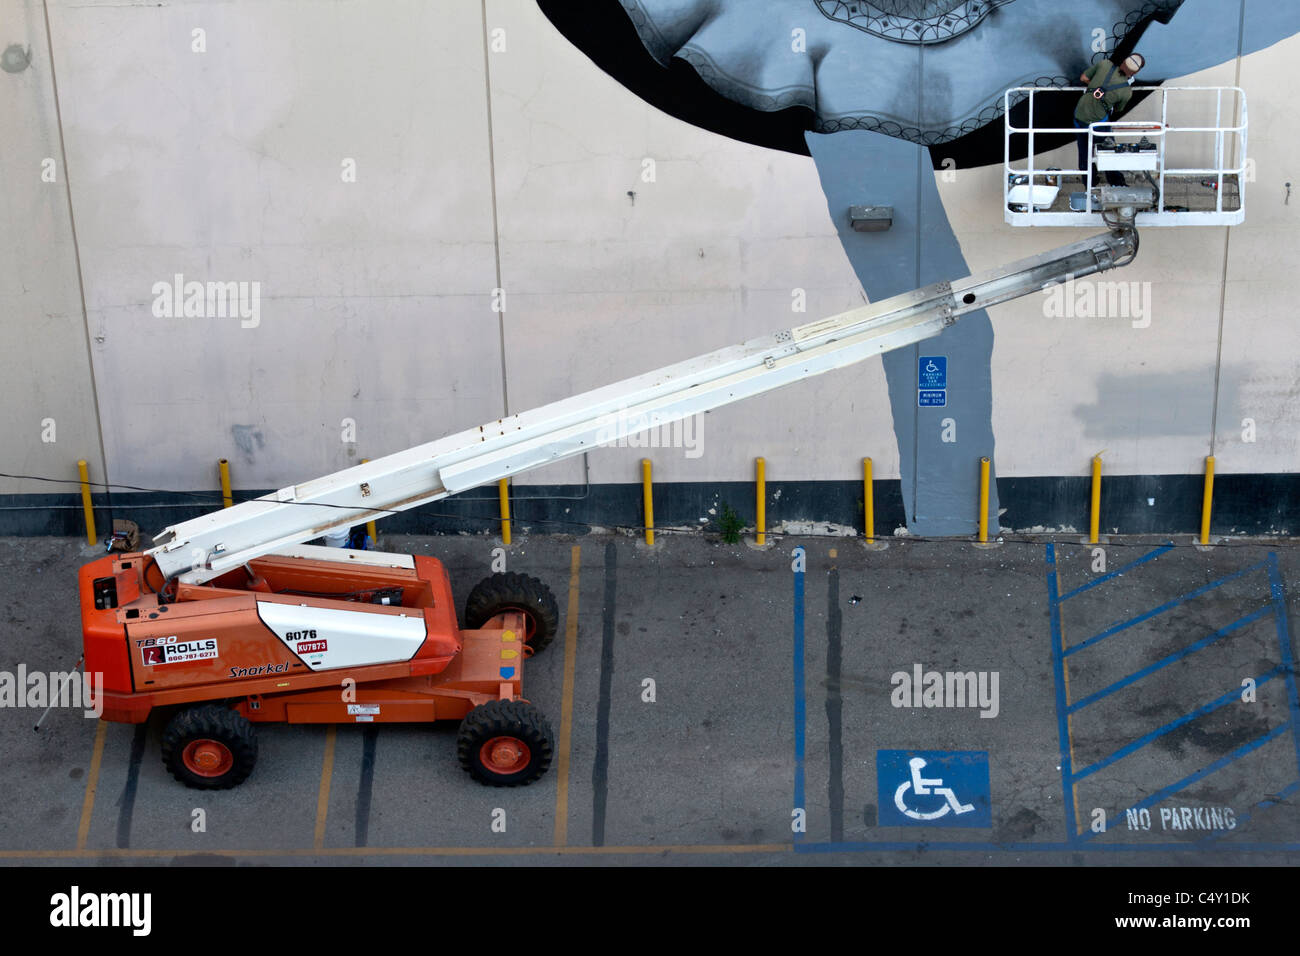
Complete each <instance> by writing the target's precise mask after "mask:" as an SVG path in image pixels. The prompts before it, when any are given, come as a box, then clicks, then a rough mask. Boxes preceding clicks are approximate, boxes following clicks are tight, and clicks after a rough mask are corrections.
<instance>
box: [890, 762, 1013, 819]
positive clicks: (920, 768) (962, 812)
mask: <svg viewBox="0 0 1300 956" xmlns="http://www.w3.org/2000/svg"><path fill="white" fill-rule="evenodd" d="M876 789H877V791H878V793H879V797H880V802H879V804H878V805H879V807H880V810H879V812H878V814H877V823H878V825H880V826H882V827H920V826H926V827H992V826H993V809H992V801H991V799H990V796H989V754H988V751H987V750H877V751H876Z"/></svg>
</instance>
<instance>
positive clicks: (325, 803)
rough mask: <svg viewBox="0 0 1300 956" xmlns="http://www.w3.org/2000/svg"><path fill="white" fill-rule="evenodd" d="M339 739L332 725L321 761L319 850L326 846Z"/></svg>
mask: <svg viewBox="0 0 1300 956" xmlns="http://www.w3.org/2000/svg"><path fill="white" fill-rule="evenodd" d="M337 737H338V728H337V727H335V726H334V725H333V724H330V725H329V727H328V728H327V729H326V731H325V759H324V760H323V761H321V768H320V791H319V792H318V793H317V794H316V839H315V843H314V846H315V848H316V849H317V850H320V849H322V848H323V847H324V846H325V817H326V816H327V815H328V814H329V810H330V779H331V778H332V777H333V776H334V740H335V738H337Z"/></svg>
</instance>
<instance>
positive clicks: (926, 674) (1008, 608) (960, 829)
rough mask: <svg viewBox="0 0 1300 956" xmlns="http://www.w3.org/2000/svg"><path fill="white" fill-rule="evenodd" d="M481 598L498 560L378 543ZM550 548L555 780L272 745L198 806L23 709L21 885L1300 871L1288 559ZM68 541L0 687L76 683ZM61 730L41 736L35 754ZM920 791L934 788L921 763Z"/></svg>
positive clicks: (39, 573)
mask: <svg viewBox="0 0 1300 956" xmlns="http://www.w3.org/2000/svg"><path fill="white" fill-rule="evenodd" d="M381 545H382V546H383V548H384V549H385V550H390V551H399V552H408V553H414V554H428V555H433V556H435V557H437V558H439V559H440V560H442V561H443V562H444V563H445V564H446V566H447V568H448V570H449V573H450V575H451V579H452V583H453V587H454V591H455V593H456V595H457V599H458V600H463V598H464V596H465V595H466V594H468V593H469V590H470V588H471V587H472V586H473V585H474V583H475V582H476V581H477V580H479V579H480V578H482V577H484V576H485V575H487V574H488V573H489V571H490V569H491V567H490V566H491V563H492V560H493V549H494V548H497V547H500V542H499V541H497V540H495V539H493V538H491V537H488V536H442V537H413V536H384V538H383V540H382V541H381ZM1192 545H1193V543H1192V542H1191V541H1189V540H1187V539H1186V538H1183V539H1178V540H1173V541H1167V540H1166V539H1161V538H1151V539H1130V538H1124V539H1113V540H1111V541H1110V542H1108V543H1107V544H1105V545H1102V546H1099V547H1094V546H1086V545H1082V544H1080V542H1079V540H1078V538H1077V537H1068V536H1057V537H1056V538H1054V539H1053V538H1051V537H1042V538H1034V539H1026V540H1014V541H1011V540H1008V541H1006V542H1005V543H1004V544H1002V545H1001V546H1000V547H997V548H992V549H979V548H976V547H975V546H974V545H973V544H971V543H968V542H962V541H954V540H946V541H916V540H908V539H906V538H898V539H893V540H891V541H890V546H889V547H888V549H886V550H882V551H874V550H868V549H866V548H864V547H863V545H862V542H861V541H860V540H858V539H853V538H843V537H820V538H817V537H809V538H788V537H787V538H780V539H775V537H774V538H773V544H772V546H771V547H769V548H768V549H767V550H757V549H754V548H750V547H747V546H746V545H745V544H743V543H742V544H726V543H723V542H721V541H718V540H717V539H716V538H713V539H708V538H702V537H700V536H698V535H669V534H662V535H660V543H659V544H658V545H657V546H656V547H655V548H646V547H645V546H644V545H643V544H642V543H640V542H639V541H638V540H636V539H633V538H629V537H624V536H614V535H588V536H581V537H570V536H526V537H523V538H519V539H517V540H516V543H515V544H514V545H512V546H511V547H509V548H508V549H506V560H507V562H508V567H509V569H510V570H512V571H522V572H525V573H528V574H531V575H535V576H537V577H539V578H541V579H542V580H544V581H545V582H547V584H548V585H549V586H550V587H551V589H552V590H553V591H554V592H555V594H556V597H557V600H558V603H559V608H560V612H561V624H560V634H559V636H558V637H557V639H556V640H555V642H554V643H553V644H552V645H551V646H550V647H549V648H548V649H546V650H545V651H544V652H542V653H541V654H539V655H537V656H536V657H534V658H532V659H531V660H530V661H529V662H528V665H527V668H526V672H525V681H526V694H527V696H528V698H529V699H530V700H531V701H532V702H533V703H535V704H536V705H538V706H539V707H540V708H541V709H542V711H543V712H544V713H546V714H547V715H548V717H549V719H550V722H551V724H552V726H553V728H554V730H555V733H556V740H557V746H556V755H557V756H556V761H555V763H554V764H553V765H552V767H551V770H550V772H549V773H548V774H547V775H546V776H544V777H543V778H542V779H540V780H538V781H537V782H535V783H534V784H532V785H531V786H529V787H525V788H515V789H494V788H488V787H484V786H481V785H479V784H477V783H475V782H474V781H473V780H472V779H471V778H470V777H469V776H468V775H467V774H465V773H464V772H463V771H462V770H461V768H460V766H459V764H458V763H457V759H456V726H455V724H454V723H448V724H445V725H444V724H435V725H396V724H381V725H374V724H371V725H342V726H338V727H337V728H334V727H323V726H316V725H298V726H288V725H275V724H263V725H259V726H258V727H257V734H258V741H259V748H260V752H259V757H258V763H257V766H256V768H255V769H254V771H253V774H252V775H251V776H250V778H249V779H248V780H247V781H246V782H245V783H244V784H242V785H241V786H239V787H237V788H235V789H233V790H229V791H220V792H200V791H193V790H189V789H186V788H185V787H183V786H182V785H180V784H179V783H177V782H176V781H174V780H173V779H172V778H171V777H170V776H169V775H168V774H167V772H166V771H165V770H164V768H163V766H162V763H161V759H160V756H159V742H160V735H161V728H162V724H163V716H164V715H158V714H155V715H154V717H153V718H152V719H151V720H150V721H149V722H148V723H147V724H143V725H140V726H138V727H137V726H130V725H124V724H109V723H105V722H102V721H97V720H95V719H93V718H92V719H87V717H86V716H85V715H84V714H83V713H82V711H81V710H80V709H77V708H73V707H66V706H60V707H55V708H54V709H53V710H51V711H50V712H49V714H48V715H47V716H45V717H44V718H43V719H40V718H41V716H42V715H41V709H40V708H33V707H27V706H12V705H11V706H3V707H0V755H3V760H4V767H5V781H6V785H7V790H8V799H7V800H5V801H3V802H2V803H0V861H3V862H5V863H7V864H10V865H40V864H43V863H49V864H68V863H77V864H82V865H94V864H108V865H119V864H130V863H133V862H139V863H150V864H158V863H173V864H185V863H203V864H215V865H236V864H254V865H257V864H271V863H288V864H331V865H332V864H344V865H346V864H349V863H362V862H364V863H370V864H375V863H382V864H411V863H428V862H435V861H436V862H439V863H446V864H479V865H482V864H506V865H510V864H517V863H528V864H557V865H563V864H572V863H588V864H589V863H593V862H596V863H601V864H612V863H636V864H642V865H644V864H652V865H653V864H686V865H694V864H719V863H725V864H730V865H800V864H826V863H836V864H867V863H870V864H878V865H880V864H884V865H887V864H943V863H976V862H978V863H986V864H993V865H998V864H1006V865H1015V864H1023V863H1025V862H1032V863H1067V864H1083V865H1093V864H1101V865H1107V864H1181V863H1200V864H1206V863H1217V862H1222V863H1225V864H1228V863H1233V864H1246V865H1250V864H1271V865H1276V864H1281V863H1294V862H1296V860H1297V859H1300V814H1297V813H1296V806H1297V791H1300V745H1298V744H1297V725H1298V723H1300V721H1298V720H1297V717H1298V714H1300V708H1298V707H1297V699H1296V678H1295V672H1294V659H1295V658H1294V655H1295V644H1294V638H1293V635H1292V631H1291V624H1290V622H1291V621H1292V620H1293V619H1294V617H1295V615H1296V602H1295V594H1294V591H1292V590H1291V589H1290V588H1289V586H1288V584H1289V582H1291V581H1295V580H1300V560H1297V558H1298V557H1300V555H1298V552H1297V549H1296V547H1295V545H1294V544H1293V543H1291V542H1289V541H1285V540H1278V541H1232V542H1227V543H1225V544H1223V545H1220V546H1217V547H1214V548H1211V549H1198V548H1196V547H1193V546H1192ZM98 553H99V552H97V551H96V552H92V551H90V550H88V549H86V547H85V545H84V543H83V542H80V541H77V540H74V539H63V538H3V539H0V582H3V583H2V584H0V613H2V614H3V621H4V631H3V638H2V639H0V679H3V676H4V675H5V674H8V675H12V676H11V678H10V679H11V680H12V679H15V678H16V676H17V675H18V674H19V673H20V668H22V669H23V671H24V672H25V673H27V674H32V673H36V672H41V673H51V672H67V671H69V670H70V669H72V668H73V667H74V666H75V665H76V663H77V660H78V658H79V656H80V647H81V640H80V632H79V616H78V609H77V597H76V570H77V568H78V566H79V565H80V564H82V563H84V562H85V561H87V560H90V559H91V558H92V557H95V556H98ZM38 719H40V727H39V730H34V727H35V725H36V723H37V721H38ZM917 761H920V765H919V766H918V765H917Z"/></svg>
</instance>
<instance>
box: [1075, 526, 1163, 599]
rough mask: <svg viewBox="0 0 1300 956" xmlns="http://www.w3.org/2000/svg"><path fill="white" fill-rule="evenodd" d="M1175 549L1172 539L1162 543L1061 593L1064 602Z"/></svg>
mask: <svg viewBox="0 0 1300 956" xmlns="http://www.w3.org/2000/svg"><path fill="white" fill-rule="evenodd" d="M1098 547H1100V545H1098ZM1173 549H1174V543H1173V542H1172V541H1171V542H1169V543H1168V544H1164V545H1161V546H1160V547H1158V548H1156V550H1154V551H1152V552H1151V553H1150V554H1144V555H1142V557H1140V558H1138V559H1137V560H1136V561H1130V562H1129V563H1128V564H1126V565H1124V567H1122V568H1119V569H1118V570H1116V571H1111V572H1109V573H1108V574H1103V575H1102V576H1101V577H1099V578H1095V579H1093V580H1091V581H1089V582H1088V583H1087V584H1083V585H1080V586H1079V587H1077V588H1075V589H1074V590H1073V591H1067V592H1066V593H1065V594H1062V595H1061V601H1062V602H1065V601H1068V600H1070V598H1072V597H1074V596H1075V595H1076V594H1082V593H1083V592H1084V591H1087V590H1089V589H1091V588H1095V587H1096V586H1097V585H1098V584H1105V583H1106V582H1107V581H1109V580H1110V579H1111V578H1118V577H1120V576H1121V575H1124V574H1127V573H1128V572H1129V571H1132V570H1133V569H1134V568H1136V567H1138V566H1139V565H1143V564H1146V563H1147V562H1148V561H1154V560H1155V559H1156V558H1158V557H1160V555H1162V554H1168V553H1169V552H1170V551H1172V550H1173Z"/></svg>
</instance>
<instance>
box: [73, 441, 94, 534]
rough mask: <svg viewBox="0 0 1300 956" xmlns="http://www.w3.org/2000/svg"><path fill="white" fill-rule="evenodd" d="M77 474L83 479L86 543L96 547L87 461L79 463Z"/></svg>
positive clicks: (82, 498)
mask: <svg viewBox="0 0 1300 956" xmlns="http://www.w3.org/2000/svg"><path fill="white" fill-rule="evenodd" d="M77 474H78V475H79V476H80V477H81V507H82V508H83V509H85V512H86V543H87V544H89V545H90V546H91V547H94V546H95V544H96V543H97V542H96V541H95V508H94V506H93V505H92V504H91V501H90V472H88V471H87V470H86V459H84V458H83V459H81V460H80V461H79V462H77Z"/></svg>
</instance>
